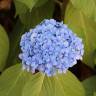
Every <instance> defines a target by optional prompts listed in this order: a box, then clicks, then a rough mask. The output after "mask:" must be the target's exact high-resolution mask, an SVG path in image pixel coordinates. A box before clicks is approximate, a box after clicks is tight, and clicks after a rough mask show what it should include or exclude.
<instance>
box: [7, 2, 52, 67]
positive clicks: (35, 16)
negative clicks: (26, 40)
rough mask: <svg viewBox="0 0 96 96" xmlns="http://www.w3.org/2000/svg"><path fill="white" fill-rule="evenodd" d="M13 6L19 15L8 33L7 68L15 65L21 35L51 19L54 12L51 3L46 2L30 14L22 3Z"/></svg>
mask: <svg viewBox="0 0 96 96" xmlns="http://www.w3.org/2000/svg"><path fill="white" fill-rule="evenodd" d="M15 4H16V8H17V14H19V17H20V19H19V20H18V21H17V23H16V24H15V26H14V29H13V32H12V33H10V53H9V57H8V61H7V62H8V64H7V66H10V65H13V64H16V63H17V62H18V55H19V53H20V50H19V43H20V38H21V35H22V34H23V33H24V32H26V31H29V29H30V28H33V27H34V26H36V25H37V24H39V23H40V22H41V21H42V20H44V19H45V18H52V15H53V10H54V2H53V1H47V2H46V3H44V4H43V2H42V6H39V7H35V8H33V9H32V11H31V12H30V11H29V10H28V7H27V6H25V5H24V4H23V3H19V2H18V1H16V2H15ZM42 10H43V11H42ZM13 37H14V38H13ZM13 53H14V54H13Z"/></svg>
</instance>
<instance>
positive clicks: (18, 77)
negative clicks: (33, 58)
mask: <svg viewBox="0 0 96 96" xmlns="http://www.w3.org/2000/svg"><path fill="white" fill-rule="evenodd" d="M30 77H31V74H30V73H27V72H25V71H23V70H22V69H21V65H20V64H17V65H15V66H12V67H10V68H8V69H7V70H6V71H5V72H4V73H3V74H2V75H1V76H0V96H22V89H23V87H24V85H25V84H26V82H28V80H29V79H30Z"/></svg>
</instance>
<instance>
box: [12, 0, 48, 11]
mask: <svg viewBox="0 0 96 96" xmlns="http://www.w3.org/2000/svg"><path fill="white" fill-rule="evenodd" d="M14 1H15V2H18V4H19V3H22V4H24V5H26V6H27V7H28V8H29V9H30V10H31V9H32V8H33V7H38V6H41V5H43V4H44V3H45V2H46V1H47V0H14ZM17 6H18V5H17ZM22 10H23V8H22Z"/></svg>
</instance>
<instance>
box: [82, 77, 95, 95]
mask: <svg viewBox="0 0 96 96" xmlns="http://www.w3.org/2000/svg"><path fill="white" fill-rule="evenodd" d="M83 85H84V87H85V90H86V96H93V95H94V92H96V76H93V77H91V78H88V79H86V80H84V81H83Z"/></svg>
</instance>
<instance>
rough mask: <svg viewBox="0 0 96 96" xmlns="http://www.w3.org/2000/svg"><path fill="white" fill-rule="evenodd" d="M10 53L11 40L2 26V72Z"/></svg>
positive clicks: (0, 31) (0, 37)
mask: <svg viewBox="0 0 96 96" xmlns="http://www.w3.org/2000/svg"><path fill="white" fill-rule="evenodd" d="M8 51H9V40H8V36H7V34H6V32H5V30H4V28H3V27H2V26H1V25H0V71H2V70H3V68H4V66H5V63H6V59H7V56H8Z"/></svg>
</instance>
